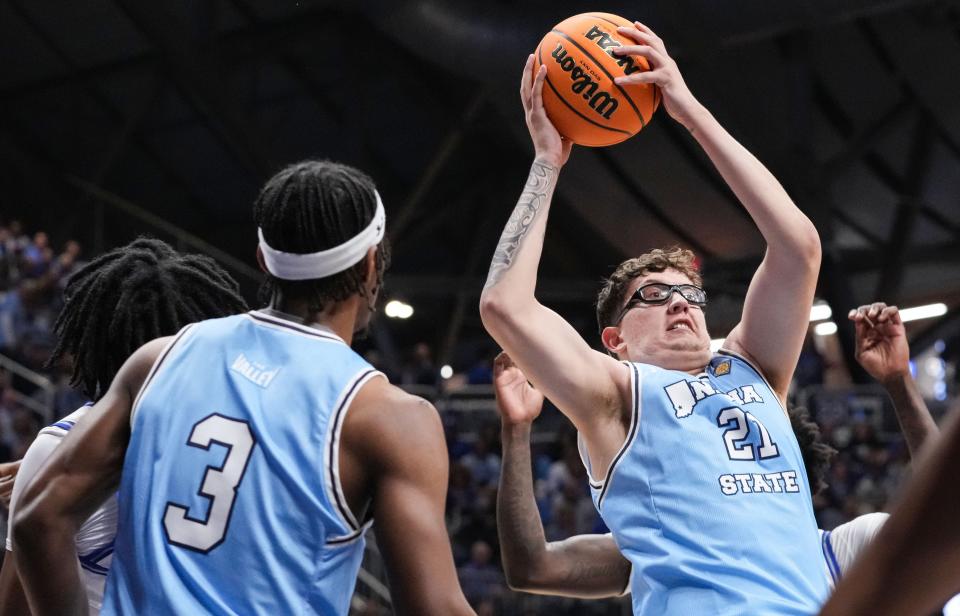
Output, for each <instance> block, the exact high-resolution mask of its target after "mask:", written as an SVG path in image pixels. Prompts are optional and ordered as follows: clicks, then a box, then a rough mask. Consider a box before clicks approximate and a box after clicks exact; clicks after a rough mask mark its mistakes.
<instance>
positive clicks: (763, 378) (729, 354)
mask: <svg viewBox="0 0 960 616" xmlns="http://www.w3.org/2000/svg"><path fill="white" fill-rule="evenodd" d="M717 355H726V356H727V357H733V358H736V359H739V360H740V361H742V362H743V363H745V364H747V365H748V366H750V369H751V370H753V371H754V372H756V373H757V376H759V377H760V380H761V381H763V384H764V385H766V386H767V389H769V390H770V393H772V394H773V398H774V399H775V400H776V401H777V405H778V406H779V407H780V408H781V409H782V410H783V413H784V415H787V417H789V415H788V414H787V409H786V408H784V406H783V403H782V402H780V396H778V395H777V390H776V389H774V388H773V386H772V385H770V381H768V380H767V377H766V376H765V375H764V374H763V372H762V371H761V370H760V368H758V367H757V366H755V365H754V364H753V362H752V361H750V360H749V359H747V358H746V357H744V356H743V355H740V354H739V353H734V352H733V351H729V350H727V349H720V350H719V351H717Z"/></svg>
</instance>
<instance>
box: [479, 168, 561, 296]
mask: <svg viewBox="0 0 960 616" xmlns="http://www.w3.org/2000/svg"><path fill="white" fill-rule="evenodd" d="M557 171H559V169H558V168H557V167H554V166H553V165H548V164H546V163H542V162H540V161H534V163H533V167H532V168H531V169H530V176H529V177H528V178H527V184H526V186H524V187H523V193H522V194H521V195H520V200H519V201H517V207H515V208H514V209H513V213H512V214H510V220H508V221H507V226H506V227H504V229H503V233H502V234H501V235H500V242H499V243H498V244H497V248H496V250H495V251H494V252H493V259H492V260H491V262H490V272H489V273H488V274H487V283H486V284H485V285H484V288H485V289H486V288H489V287H492V286H493V285H495V284H497V282H499V281H500V278H501V277H502V276H503V274H504V273H505V272H506V271H507V270H508V269H510V267H511V266H512V265H513V260H514V258H515V257H516V255H517V251H518V250H519V249H520V244H521V243H522V242H523V238H524V237H526V235H527V233H528V232H529V231H530V227H531V226H533V221H534V220H535V219H536V217H537V212H539V211H540V208H542V207H543V205H544V204H545V203H547V197H548V196H549V195H550V193H551V191H552V190H553V185H554V182H556V179H557Z"/></svg>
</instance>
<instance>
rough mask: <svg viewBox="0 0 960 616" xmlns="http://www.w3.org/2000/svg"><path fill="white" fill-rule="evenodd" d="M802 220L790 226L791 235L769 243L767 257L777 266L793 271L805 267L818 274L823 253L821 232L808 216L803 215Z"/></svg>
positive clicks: (806, 269)
mask: <svg viewBox="0 0 960 616" xmlns="http://www.w3.org/2000/svg"><path fill="white" fill-rule="evenodd" d="M801 221H802V222H801V223H800V224H795V225H793V226H792V227H791V228H790V233H789V235H786V236H784V237H781V238H779V240H777V241H771V242H770V243H769V244H768V246H767V259H768V260H769V261H770V262H771V263H775V264H777V267H783V268H786V269H788V270H789V271H792V272H799V271H800V268H803V269H804V270H805V271H808V272H811V273H813V274H814V275H817V274H818V273H819V272H820V261H821V258H822V255H823V249H822V247H821V244H820V234H819V233H818V232H817V228H816V227H815V226H814V225H813V223H812V222H810V220H809V219H808V218H806V217H802V218H801Z"/></svg>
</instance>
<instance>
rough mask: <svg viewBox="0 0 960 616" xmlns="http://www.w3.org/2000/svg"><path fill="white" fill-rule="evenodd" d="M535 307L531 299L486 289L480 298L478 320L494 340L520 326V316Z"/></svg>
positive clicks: (494, 289)
mask: <svg viewBox="0 0 960 616" xmlns="http://www.w3.org/2000/svg"><path fill="white" fill-rule="evenodd" d="M533 305H536V300H535V299H533V298H525V297H516V296H512V295H511V294H510V293H505V292H503V291H500V290H499V289H496V288H493V289H486V290H484V292H483V294H482V295H481V296H480V320H481V321H482V322H483V326H484V328H486V330H487V331H488V332H489V333H490V335H491V336H493V337H494V338H495V339H496V338H497V337H498V336H500V335H502V334H504V333H508V332H510V331H512V330H513V329H515V328H517V327H519V326H520V323H521V322H522V320H523V319H522V316H521V315H523V314H524V313H526V312H528V311H529V309H530V307H531V306H533Z"/></svg>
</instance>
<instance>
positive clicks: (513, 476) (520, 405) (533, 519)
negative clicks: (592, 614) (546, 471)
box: [493, 353, 630, 598]
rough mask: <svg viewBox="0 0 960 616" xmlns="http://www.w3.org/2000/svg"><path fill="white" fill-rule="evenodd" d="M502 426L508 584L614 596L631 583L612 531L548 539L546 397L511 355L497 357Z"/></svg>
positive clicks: (501, 504)
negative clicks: (538, 456) (543, 460)
mask: <svg viewBox="0 0 960 616" xmlns="http://www.w3.org/2000/svg"><path fill="white" fill-rule="evenodd" d="M493 371H494V372H493V374H494V376H493V382H494V389H495V391H496V394H497V410H498V411H499V412H500V419H501V424H502V426H501V427H502V436H503V438H502V444H503V465H502V468H501V474H500V490H499V491H498V492H497V531H498V533H499V535H500V554H501V556H502V558H503V569H504V573H506V577H507V583H508V584H509V585H510V588H513V589H514V590H523V591H526V592H532V593H540V594H547V595H565V596H570V597H585V598H597V597H613V596H617V595H620V594H623V592H624V590H625V589H626V587H627V584H628V583H629V581H630V562H629V561H628V560H627V559H625V558H624V557H623V556H622V555H621V554H620V551H619V549H618V548H617V545H616V543H614V541H613V538H612V537H611V536H610V535H579V536H576V537H570V538H569V539H566V540H564V541H556V542H551V543H548V542H547V540H546V535H545V534H544V532H543V523H542V522H541V520H540V512H539V511H538V510H537V504H536V501H535V499H534V495H533V475H532V473H531V463H530V427H531V422H532V421H533V420H534V419H535V418H536V417H537V415H539V414H540V409H541V407H542V406H543V395H542V394H540V392H538V391H537V390H536V389H534V388H533V387H531V386H530V384H529V383H527V379H526V376H525V375H524V374H523V373H522V372H521V371H520V369H519V368H517V367H516V365H514V363H513V361H512V360H511V359H510V357H509V356H508V355H507V354H506V353H501V354H500V355H499V356H498V357H497V359H496V360H495V361H494V368H493Z"/></svg>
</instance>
